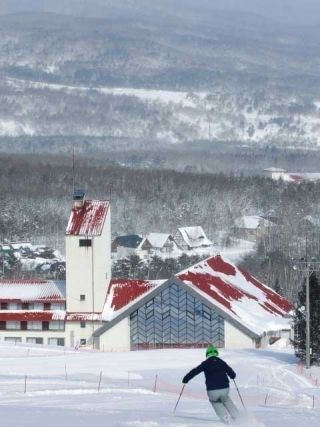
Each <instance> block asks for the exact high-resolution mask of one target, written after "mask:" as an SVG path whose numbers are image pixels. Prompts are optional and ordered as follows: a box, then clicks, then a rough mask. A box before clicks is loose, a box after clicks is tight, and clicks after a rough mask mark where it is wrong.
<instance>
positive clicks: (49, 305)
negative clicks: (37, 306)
mask: <svg viewBox="0 0 320 427" xmlns="http://www.w3.org/2000/svg"><path fill="white" fill-rule="evenodd" d="M50 308H51V304H50V302H45V303H44V304H43V309H44V310H50Z"/></svg>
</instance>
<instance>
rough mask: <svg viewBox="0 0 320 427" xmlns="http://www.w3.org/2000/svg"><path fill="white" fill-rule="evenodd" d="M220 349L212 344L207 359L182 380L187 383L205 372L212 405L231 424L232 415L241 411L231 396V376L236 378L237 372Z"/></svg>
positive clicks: (224, 421) (233, 417) (223, 420)
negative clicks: (226, 360)
mask: <svg viewBox="0 0 320 427" xmlns="http://www.w3.org/2000/svg"><path fill="white" fill-rule="evenodd" d="M218 356H219V352H218V349H217V348H216V347H215V346H213V345H211V346H209V347H208V348H207V351H206V360H205V361H203V362H202V363H201V364H200V365H199V366H197V367H196V368H194V369H192V370H191V371H190V372H189V373H188V374H187V375H186V376H185V377H184V378H183V380H182V382H183V384H187V383H188V382H189V381H190V380H191V379H192V378H193V377H195V376H196V375H198V374H200V372H204V375H205V378H206V386H207V394H208V397H209V400H210V403H211V405H212V406H213V408H214V410H215V412H216V414H217V415H218V417H219V418H220V420H221V421H222V422H223V423H225V424H229V421H230V416H231V418H232V419H236V418H237V417H238V415H239V411H238V409H237V408H236V406H235V405H234V403H233V402H232V400H231V399H230V397H229V378H228V376H229V377H230V378H231V379H234V378H235V377H236V374H235V372H234V370H233V369H232V368H230V366H229V365H227V363H226V362H224V361H223V360H222V359H220V358H219V357H218Z"/></svg>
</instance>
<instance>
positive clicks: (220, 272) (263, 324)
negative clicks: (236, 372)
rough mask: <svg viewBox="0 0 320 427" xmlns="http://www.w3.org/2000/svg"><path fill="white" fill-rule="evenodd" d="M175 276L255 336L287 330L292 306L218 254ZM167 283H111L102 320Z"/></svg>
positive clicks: (139, 281) (111, 316) (123, 310)
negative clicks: (266, 332)
mask: <svg viewBox="0 0 320 427" xmlns="http://www.w3.org/2000/svg"><path fill="white" fill-rule="evenodd" d="M176 277H177V278H178V279H179V280H180V281H183V282H184V283H185V285H187V286H189V287H190V288H192V290H193V291H196V292H197V293H198V294H199V295H201V296H202V297H204V298H205V299H206V300H207V301H208V302H210V303H212V304H213V305H214V306H215V307H217V308H219V309H220V311H222V312H225V313H226V315H227V316H228V317H229V318H232V319H234V320H235V321H236V322H237V323H239V324H241V325H243V326H244V327H245V328H246V329H248V330H250V331H252V332H253V333H254V334H256V335H261V334H262V333H263V332H265V331H272V330H275V331H276V330H280V329H289V328H290V320H291V319H290V315H289V312H290V311H291V309H292V304H291V303H290V302H289V301H288V300H286V299H285V298H283V297H282V296H281V295H279V294H277V293H276V292H275V291H274V290H272V289H271V288H269V287H268V286H266V285H264V284H262V283H261V282H259V281H258V280H257V279H255V278H254V277H253V276H251V275H250V274H249V273H247V272H246V271H244V270H242V269H240V268H237V267H236V266H235V265H234V264H233V263H231V262H230V261H228V260H226V259H224V258H223V257H222V256H221V255H216V256H213V257H211V258H208V259H207V260H205V261H202V262H200V263H198V264H196V265H194V266H192V267H190V268H188V269H186V270H184V271H182V272H181V273H179V274H177V275H176ZM166 282H168V281H167V280H162V281H159V280H156V281H148V280H130V279H127V280H125V279H122V280H120V279H119V280H114V281H112V282H111V284H110V287H109V292H108V296H107V300H106V304H105V307H104V310H103V314H102V319H103V320H104V321H110V320H113V319H116V318H117V317H118V316H119V315H120V314H122V313H124V312H125V311H126V310H128V309H130V307H132V305H133V304H135V303H137V302H139V301H140V300H141V299H142V298H143V297H147V295H148V293H151V292H152V291H153V290H154V289H156V288H160V287H161V285H162V284H164V283H166Z"/></svg>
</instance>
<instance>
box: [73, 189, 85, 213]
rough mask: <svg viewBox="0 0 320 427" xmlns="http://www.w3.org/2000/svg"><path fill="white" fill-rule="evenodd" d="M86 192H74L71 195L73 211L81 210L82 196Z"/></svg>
mask: <svg viewBox="0 0 320 427" xmlns="http://www.w3.org/2000/svg"><path fill="white" fill-rule="evenodd" d="M85 194H86V192H85V191H84V190H80V189H79V190H74V193H73V207H74V208H75V209H80V208H82V206H83V204H84V196H85Z"/></svg>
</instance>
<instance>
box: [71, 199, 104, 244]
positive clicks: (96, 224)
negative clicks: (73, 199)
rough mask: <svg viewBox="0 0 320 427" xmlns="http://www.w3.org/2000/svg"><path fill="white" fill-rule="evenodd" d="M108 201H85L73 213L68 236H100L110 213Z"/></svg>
mask: <svg viewBox="0 0 320 427" xmlns="http://www.w3.org/2000/svg"><path fill="white" fill-rule="evenodd" d="M108 209H109V202H108V201H107V200H85V201H84V202H83V205H82V206H80V207H74V208H73V209H72V211H71V215H70V218H69V222H68V226H67V230H66V234H67V235H70V236H99V235H101V233H102V229H103V226H104V222H105V219H106V216H107V213H108Z"/></svg>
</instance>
